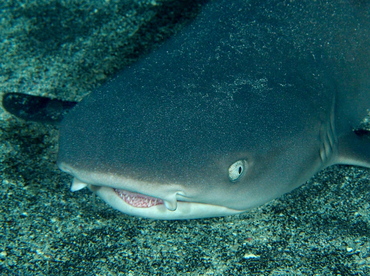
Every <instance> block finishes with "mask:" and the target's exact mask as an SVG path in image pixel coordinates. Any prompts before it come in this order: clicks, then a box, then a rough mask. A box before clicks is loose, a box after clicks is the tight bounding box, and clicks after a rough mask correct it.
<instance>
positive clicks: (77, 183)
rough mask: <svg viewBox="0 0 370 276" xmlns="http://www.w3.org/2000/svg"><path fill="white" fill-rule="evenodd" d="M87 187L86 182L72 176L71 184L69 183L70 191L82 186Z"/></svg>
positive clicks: (77, 189) (79, 188)
mask: <svg viewBox="0 0 370 276" xmlns="http://www.w3.org/2000/svg"><path fill="white" fill-rule="evenodd" d="M85 187H87V184H86V183H84V182H82V181H81V180H79V179H77V178H73V181H72V185H71V191H72V192H76V191H79V190H81V189H83V188H85Z"/></svg>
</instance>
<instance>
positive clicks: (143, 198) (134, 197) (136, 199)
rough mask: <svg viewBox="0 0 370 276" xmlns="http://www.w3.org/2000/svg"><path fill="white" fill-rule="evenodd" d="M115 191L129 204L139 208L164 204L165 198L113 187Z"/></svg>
mask: <svg viewBox="0 0 370 276" xmlns="http://www.w3.org/2000/svg"><path fill="white" fill-rule="evenodd" d="M113 190H114V191H115V193H116V194H117V195H118V196H119V197H120V198H122V199H123V200H124V201H125V202H126V203H127V204H129V205H131V206H133V207H137V208H149V207H152V206H156V205H160V204H163V200H162V199H159V198H156V197H151V196H147V195H143V194H139V193H133V192H129V191H126V190H121V189H113Z"/></svg>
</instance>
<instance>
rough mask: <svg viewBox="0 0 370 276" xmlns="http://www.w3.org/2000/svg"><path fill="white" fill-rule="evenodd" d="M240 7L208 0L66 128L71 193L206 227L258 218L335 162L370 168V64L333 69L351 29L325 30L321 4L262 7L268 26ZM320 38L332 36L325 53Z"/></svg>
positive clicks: (74, 114) (62, 152) (256, 12)
mask: <svg viewBox="0 0 370 276" xmlns="http://www.w3.org/2000/svg"><path fill="white" fill-rule="evenodd" d="M247 3H248V2H245V1H233V4H232V5H231V4H230V5H229V3H228V1H211V2H210V3H208V4H207V5H206V6H205V7H204V8H203V10H202V12H201V13H200V14H199V16H198V18H197V19H196V20H194V21H193V22H192V23H191V24H190V26H188V27H187V28H185V29H184V30H183V31H182V32H181V33H180V34H179V35H177V36H175V37H174V38H172V39H170V40H169V41H167V42H166V43H165V44H164V45H163V46H162V47H161V48H159V49H158V50H156V51H154V52H153V53H151V54H149V55H148V56H147V57H145V58H144V59H142V60H141V61H139V62H137V63H136V64H134V65H132V66H131V67H129V68H126V69H125V70H123V71H122V72H120V73H119V74H118V75H117V76H116V77H115V78H113V79H112V80H111V81H109V82H108V83H106V84H105V85H103V86H101V87H100V88H98V89H97V90H96V91H94V92H93V93H91V94H90V95H88V96H87V97H86V98H85V99H84V100H83V101H82V102H81V103H79V104H78V105H77V106H76V107H75V108H74V109H73V110H72V111H71V112H70V113H69V114H68V115H67V116H66V117H65V119H64V121H63V122H62V124H61V131H60V146H59V157H58V165H59V167H60V168H61V169H62V170H63V171H65V172H67V173H70V174H71V175H73V176H74V181H73V184H72V188H71V189H72V191H77V190H80V189H82V188H84V187H88V188H89V189H90V190H91V191H93V192H95V193H96V194H98V195H99V196H100V197H101V198H102V199H103V200H105V201H106V202H107V203H108V204H110V205H111V206H113V207H114V208H115V209H117V210H119V211H122V212H124V213H127V214H130V215H135V216H142V217H148V218H156V219H190V218H203V217H213V216H224V215H230V214H237V213H240V212H244V211H246V210H249V209H251V208H254V207H256V206H259V205H261V204H263V203H265V202H268V201H270V200H272V199H274V198H276V197H278V196H280V195H282V194H284V193H287V192H289V191H291V190H293V189H294V188H296V187H298V186H300V185H301V184H303V183H304V182H305V181H306V180H308V179H309V178H310V177H311V176H312V175H313V174H315V173H316V172H317V171H319V170H321V169H323V168H325V167H326V166H329V165H332V164H335V163H346V164H356V165H362V166H369V162H368V160H369V155H370V152H369V149H368V148H369V147H368V144H367V142H365V141H363V140H362V139H361V138H360V137H357V136H356V134H354V133H353V132H352V128H353V126H355V125H356V124H357V123H358V122H359V120H360V119H361V118H362V117H361V116H365V115H366V108H368V107H369V105H370V96H369V87H370V85H369V81H366V80H370V78H369V68H368V64H369V63H366V62H363V63H362V64H360V65H358V66H357V65H354V64H353V63H350V64H349V65H348V64H347V63H346V62H344V61H343V60H342V59H341V58H339V59H338V60H337V58H336V57H342V56H345V55H346V54H347V55H350V54H352V52H351V51H350V50H348V52H346V51H347V50H346V49H347V48H348V47H347V44H346V43H347V41H348V40H346V39H343V40H342V38H343V36H344V35H345V34H347V33H350V32H349V31H348V32H347V28H348V29H350V30H352V29H351V28H350V27H348V24H347V23H348V22H347V21H346V22H340V21H341V20H342V19H340V18H338V19H337V20H338V24H331V23H330V24H331V25H330V24H329V25H326V24H328V22H326V21H325V20H321V19H322V18H321V17H322V16H323V18H326V17H325V16H324V15H325V9H326V8H327V7H326V6H325V8H323V7H321V6H320V4H319V3H316V2H315V4H312V5H311V4H310V5H308V4H307V5H308V7H307V8H310V9H314V11H315V12H306V13H304V14H303V15H301V16H286V14H287V13H289V14H295V13H294V12H298V11H299V10H300V6H299V5H298V4H297V5H298V6H295V5H290V6H289V9H288V8H287V9H284V10H282V9H276V11H275V10H274V9H273V7H270V8H271V9H272V13H274V12H276V13H277V14H276V17H282V18H284V20H281V21H277V22H280V23H277V24H278V26H270V23H271V22H270V21H268V20H264V19H263V18H264V17H266V16H270V15H271V13H268V12H266V7H264V6H263V5H262V6H263V7H261V8H260V9H259V8H258V7H256V8H255V9H253V10H251V7H250V6H249V4H247ZM256 5H258V4H256ZM338 8H339V7H338ZM290 9H293V10H290ZM294 9H296V10H294ZM340 12H341V13H342V12H343V9H342V8H341V9H340ZM333 14H334V13H333ZM287 18H288V19H287ZM313 19H315V20H313ZM316 19H317V20H316ZM319 19H320V20H319ZM287 20H288V21H287ZM330 20H336V19H335V18H334V19H333V18H332V17H330ZM313 21H315V22H319V23H317V24H321V25H320V26H319V27H320V28H319V27H317V26H315V28H313V29H312V28H311V26H312V22H313ZM282 22H284V23H282ZM288 23H289V24H288ZM339 23H343V25H340V24H339ZM279 24H280V25H279ZM238 26H239V27H238ZM241 26H242V27H241ZM292 26H297V28H293V27H292ZM333 26H343V28H344V30H340V28H339V29H338V28H337V27H335V28H334V27H333ZM322 27H325V28H331V29H330V30H328V33H330V31H332V32H336V33H340V36H339V35H338V36H334V35H333V36H330V39H338V40H337V41H332V43H331V44H330V43H328V44H327V45H330V47H332V48H327V49H325V48H323V46H322V45H321V41H322V40H325V39H328V38H327V37H326V33H323V32H319V30H321V29H322ZM356 28H359V26H357V25H356ZM275 29H276V30H275ZM281 29H284V31H285V33H286V35H283V34H280V33H279V30H281ZM293 29H294V30H293ZM266 30H270V31H268V32H267V31H266ZM273 30H275V31H273ZM298 30H299V31H298ZM307 32H308V33H309V34H310V39H309V40H302V37H306V34H307ZM283 33H284V32H283ZM257 34H258V35H257ZM282 37H283V38H284V39H281V38H282ZM364 37H366V36H364ZM367 37H369V36H367ZM362 40H366V39H362ZM367 40H368V39H367ZM334 42H335V43H334ZM359 43H362V41H359ZM366 43H367V42H366ZM366 43H365V44H366ZM338 44H342V46H341V47H337V46H338ZM256 45H262V46H261V47H258V48H255V46H256ZM263 45H268V47H263ZM331 45H333V46H331ZM366 45H368V44H366ZM325 47H326V45H325ZM335 51H339V54H337V55H333V53H334V52H335ZM340 51H343V52H340ZM307 53H311V54H307ZM364 57H366V58H367V60H368V56H366V55H364ZM345 66H347V67H348V68H349V69H348V70H347V69H345V68H346V67H345ZM355 77H356V78H357V77H358V78H359V81H353V80H354V79H355ZM344 80H349V81H344ZM349 101H351V105H350V104H349Z"/></svg>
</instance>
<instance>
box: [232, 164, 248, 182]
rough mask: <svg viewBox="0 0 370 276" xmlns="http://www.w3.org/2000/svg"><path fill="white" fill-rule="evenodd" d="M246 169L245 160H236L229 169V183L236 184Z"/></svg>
mask: <svg viewBox="0 0 370 276" xmlns="http://www.w3.org/2000/svg"><path fill="white" fill-rule="evenodd" d="M246 169H247V161H246V160H238V161H236V162H234V163H233V164H231V166H230V167H229V179H230V181H231V182H237V181H238V180H239V179H240V178H241V177H242V176H243V175H244V174H245V171H246Z"/></svg>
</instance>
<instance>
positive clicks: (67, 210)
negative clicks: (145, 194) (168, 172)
mask: <svg viewBox="0 0 370 276" xmlns="http://www.w3.org/2000/svg"><path fill="white" fill-rule="evenodd" d="M202 2H204V1H175V0H171V1H170V0H158V1H155V0H152V1H149V0H147V1H145V0H143V1H134V0H92V1H85V0H65V1H62V0H37V1H36V0H29V1H27V0H19V1H15V0H14V1H13V0H5V1H1V3H0V94H1V95H0V96H2V95H3V94H4V93H7V92H21V93H29V94H32V95H39V96H48V97H53V98H59V99H64V100H71V101H80V100H81V99H82V98H83V97H84V96H85V95H86V94H88V93H89V92H91V91H92V90H93V89H94V87H97V86H98V85H100V84H102V83H103V82H104V81H106V80H108V79H109V78H111V77H112V76H114V74H115V73H116V72H117V71H118V70H120V69H122V68H124V67H125V66H127V65H129V64H131V63H132V62H134V61H135V60H137V59H138V58H140V57H142V56H143V55H145V53H147V52H149V51H150V50H152V49H153V48H155V47H158V45H159V44H160V43H161V41H163V39H165V38H166V37H169V36H171V35H172V34H173V33H175V32H176V31H177V30H179V29H181V27H182V26H183V25H185V24H186V23H187V22H189V20H191V19H192V18H193V17H194V16H196V13H197V11H198V8H199V5H201V4H202ZM190 3H191V5H190ZM369 108H370V107H369ZM57 139H58V129H57V127H55V126H50V125H45V124H40V123H34V122H27V121H24V120H21V119H17V118H16V117H14V116H12V115H10V114H8V113H7V112H5V111H4V110H3V109H2V108H1V107H0V141H1V144H0V158H1V163H0V171H1V187H0V198H1V201H0V208H1V212H0V223H1V225H0V274H1V275H370V193H369V189H370V188H369V187H370V186H369V184H370V180H369V179H370V171H369V170H368V169H363V168H359V167H352V166H333V167H330V168H328V169H326V170H325V171H322V172H320V173H319V174H318V175H316V176H315V177H314V178H312V179H311V180H310V181H309V182H308V183H306V184H305V185H303V186H301V187H300V188H298V189H296V190H295V191H293V192H291V193H289V194H287V195H285V196H283V197H281V198H279V199H276V200H273V201H272V202H270V203H268V204H265V205H263V206H261V207H259V208H256V209H253V210H252V211H250V212H246V213H244V214H241V215H236V216H229V217H222V218H211V219H198V220H189V221H186V220H185V221H159V220H151V219H143V218H136V217H131V216H127V215H125V214H122V213H120V212H118V211H115V210H114V209H112V208H111V207H110V206H108V205H107V204H105V203H104V202H103V201H102V200H100V199H99V198H97V197H95V196H94V195H93V194H92V193H91V192H90V191H87V190H86V189H84V190H82V191H78V192H75V193H72V192H70V191H69V186H70V183H71V180H72V179H71V177H70V176H69V175H67V174H65V173H62V172H61V171H60V170H59V169H58V168H57V166H56V164H55V161H56V154H57V149H58V145H57Z"/></svg>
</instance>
